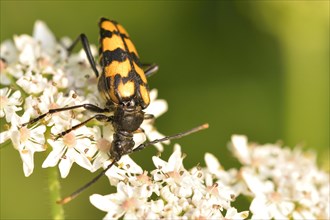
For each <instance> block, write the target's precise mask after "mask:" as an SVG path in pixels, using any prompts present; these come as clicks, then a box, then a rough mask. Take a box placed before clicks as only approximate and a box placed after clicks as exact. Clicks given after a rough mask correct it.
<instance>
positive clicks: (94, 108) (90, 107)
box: [22, 104, 111, 126]
mask: <svg viewBox="0 0 330 220" xmlns="http://www.w3.org/2000/svg"><path fill="white" fill-rule="evenodd" d="M76 108H85V109H86V110H89V111H92V112H97V113H103V112H110V111H111V110H109V109H106V108H105V109H103V108H100V107H98V106H96V105H93V104H82V105H74V106H69V107H64V108H55V109H50V110H49V111H48V112H46V113H44V114H42V115H39V117H37V118H34V119H31V120H30V121H29V122H26V123H24V124H22V126H26V125H29V124H34V123H36V122H37V121H39V120H41V119H43V118H44V117H46V116H47V115H50V114H54V113H57V112H62V111H68V110H71V109H76Z"/></svg>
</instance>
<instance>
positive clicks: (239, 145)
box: [231, 135, 251, 164]
mask: <svg viewBox="0 0 330 220" xmlns="http://www.w3.org/2000/svg"><path fill="white" fill-rule="evenodd" d="M231 141H232V145H233V146H232V148H233V151H234V154H235V155H236V157H237V158H238V159H239V160H240V161H241V163H243V164H251V158H250V152H249V149H248V141H247V137H246V136H244V135H233V136H232V137H231Z"/></svg>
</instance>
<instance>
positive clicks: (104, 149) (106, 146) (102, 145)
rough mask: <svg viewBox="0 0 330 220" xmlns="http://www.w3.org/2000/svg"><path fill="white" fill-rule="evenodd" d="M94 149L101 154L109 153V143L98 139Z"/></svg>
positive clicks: (103, 139)
mask: <svg viewBox="0 0 330 220" xmlns="http://www.w3.org/2000/svg"><path fill="white" fill-rule="evenodd" d="M96 147H97V149H99V150H100V151H102V152H109V151H110V148H111V142H110V141H108V140H107V139H105V138H100V139H98V140H97V142H96Z"/></svg>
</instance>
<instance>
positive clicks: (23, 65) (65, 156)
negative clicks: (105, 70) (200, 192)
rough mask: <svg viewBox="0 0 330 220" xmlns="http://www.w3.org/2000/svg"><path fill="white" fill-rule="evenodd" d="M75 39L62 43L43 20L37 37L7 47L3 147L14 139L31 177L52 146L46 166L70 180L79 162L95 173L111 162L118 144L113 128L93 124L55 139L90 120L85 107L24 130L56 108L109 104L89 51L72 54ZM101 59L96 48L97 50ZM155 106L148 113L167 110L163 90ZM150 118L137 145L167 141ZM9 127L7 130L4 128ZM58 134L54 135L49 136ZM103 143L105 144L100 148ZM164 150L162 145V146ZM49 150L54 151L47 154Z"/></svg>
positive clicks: (0, 108) (0, 98)
mask: <svg viewBox="0 0 330 220" xmlns="http://www.w3.org/2000/svg"><path fill="white" fill-rule="evenodd" d="M71 42H72V41H71V40H70V39H69V38H62V39H60V40H59V41H57V40H56V38H55V36H54V34H53V33H52V32H51V31H50V30H49V28H48V27H47V26H46V25H45V23H43V22H42V21H37V22H36V23H35V25H34V29H33V34H32V36H29V35H26V34H23V35H20V36H14V39H13V40H6V41H4V42H3V43H1V61H0V62H1V63H0V64H1V65H0V67H1V69H0V70H1V74H0V76H1V77H0V79H1V81H0V86H1V87H0V104H1V105H0V119H1V124H5V123H8V124H6V126H2V128H1V132H0V137H1V139H0V143H1V144H2V143H4V142H6V141H9V140H10V141H11V142H12V143H13V146H14V148H15V149H17V150H18V151H19V153H20V155H21V158H22V160H23V168H24V174H25V176H29V175H31V174H32V172H33V168H34V164H33V163H34V162H33V157H34V152H41V151H45V150H46V148H50V149H51V150H50V153H49V154H48V156H47V158H46V160H45V161H44V162H43V164H42V167H43V168H46V167H54V166H57V165H58V167H59V170H60V173H61V177H63V178H65V177H66V176H67V175H68V174H69V172H70V169H71V167H72V165H73V163H76V164H78V165H79V166H81V167H83V168H85V169H87V170H89V171H91V172H94V171H96V170H97V169H99V168H101V167H103V164H104V162H106V161H107V160H108V159H109V156H108V152H109V149H105V146H107V143H111V142H112V135H113V129H112V128H111V125H109V124H108V125H107V124H100V123H96V122H91V123H88V124H86V125H84V126H81V127H80V128H79V129H76V130H73V131H71V132H70V133H68V134H66V135H64V136H63V137H61V138H58V139H55V138H54V136H55V135H56V134H59V133H61V132H63V131H65V130H67V129H70V128H72V127H73V126H74V125H77V124H79V123H81V122H83V121H84V120H86V119H88V118H90V114H89V113H88V112H87V111H83V110H82V109H75V110H71V111H61V112H58V113H54V114H51V115H49V117H46V118H44V119H43V120H41V121H39V122H38V123H35V124H33V125H28V126H22V124H23V123H26V122H28V121H29V120H30V119H33V118H36V117H38V116H40V115H42V114H45V113H47V112H48V111H49V110H50V109H56V108H63V107H68V106H74V105H79V104H86V103H91V104H94V105H97V106H101V107H102V106H104V103H103V102H104V100H102V99H99V97H100V96H99V95H98V91H97V79H96V78H95V75H94V73H93V71H92V69H91V67H90V65H89V62H88V61H87V58H86V55H85V53H84V51H83V50H82V49H81V51H79V52H78V53H73V54H71V55H70V56H69V54H68V51H67V49H66V48H67V47H68V45H70V44H71ZM91 48H92V52H93V55H94V56H96V54H95V53H96V49H95V48H96V47H95V46H93V45H92V46H91ZM150 99H151V104H150V105H149V106H148V108H147V109H145V112H146V113H148V114H153V115H155V116H156V117H158V116H160V115H162V114H163V113H164V112H166V111H167V103H166V101H165V100H161V99H157V90H155V89H154V90H151V91H150ZM152 122H153V120H145V121H144V123H143V124H142V126H141V127H142V129H144V130H145V131H146V136H147V137H146V136H145V135H144V134H136V135H134V140H135V143H136V144H140V143H142V142H143V141H145V140H146V138H162V137H164V136H163V135H162V134H161V133H159V132H158V131H157V130H156V129H155V128H154V127H153V124H152ZM3 127H5V128H7V129H5V130H3ZM49 134H53V136H51V135H49ZM100 143H102V144H100ZM157 148H158V150H160V151H162V149H163V148H162V144H158V145H157ZM47 152H49V151H47Z"/></svg>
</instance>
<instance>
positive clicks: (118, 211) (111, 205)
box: [90, 145, 249, 219]
mask: <svg viewBox="0 0 330 220" xmlns="http://www.w3.org/2000/svg"><path fill="white" fill-rule="evenodd" d="M152 160H153V163H154V165H155V167H156V169H154V170H152V171H150V173H148V172H147V171H143V170H142V168H141V167H140V166H138V165H137V164H135V163H134V161H132V160H131V159H130V158H129V157H128V156H127V157H125V158H123V160H122V164H121V168H118V167H113V168H111V169H110V170H109V171H107V173H106V175H107V176H108V177H109V179H110V182H111V184H112V185H114V186H116V187H117V192H116V193H113V194H110V195H105V196H101V195H98V194H94V195H92V196H91V197H90V201H91V203H92V204H93V205H94V206H96V207H97V208H99V209H100V210H102V211H105V212H107V215H106V216H105V219H117V218H120V217H124V219H161V218H163V219H164V218H165V219H245V218H247V217H248V215H249V212H248V211H243V212H237V209H236V208H234V207H232V206H231V202H232V201H234V200H235V198H236V195H237V192H236V191H235V190H233V189H232V188H233V187H232V186H231V184H230V183H229V182H227V181H226V180H228V178H224V179H222V178H220V176H221V177H224V176H228V177H229V176H230V175H231V174H230V173H227V172H226V171H224V170H223V169H220V164H219V162H218V161H217V160H216V159H215V157H214V156H213V155H211V154H207V155H206V157H205V160H206V163H207V164H208V168H205V169H202V168H200V167H194V168H192V169H190V170H187V169H186V168H185V167H184V166H183V155H182V153H181V147H180V146H179V145H175V146H174V152H173V154H172V155H171V156H170V158H169V159H168V161H164V160H162V159H160V158H159V157H156V156H154V157H152ZM213 165H216V167H214V166H213ZM217 165H218V166H217ZM217 174H218V176H217ZM232 177H234V175H232Z"/></svg>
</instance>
